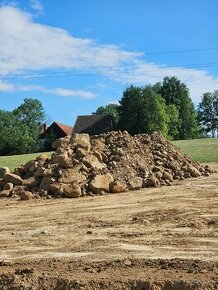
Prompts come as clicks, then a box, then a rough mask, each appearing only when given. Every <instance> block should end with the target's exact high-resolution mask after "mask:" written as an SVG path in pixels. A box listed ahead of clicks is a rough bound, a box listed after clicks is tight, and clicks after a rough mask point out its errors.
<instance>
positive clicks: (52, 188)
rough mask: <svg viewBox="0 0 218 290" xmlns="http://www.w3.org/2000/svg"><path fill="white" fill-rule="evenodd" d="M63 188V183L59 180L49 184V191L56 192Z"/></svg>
mask: <svg viewBox="0 0 218 290" xmlns="http://www.w3.org/2000/svg"><path fill="white" fill-rule="evenodd" d="M60 188H61V184H60V183H58V182H54V183H52V184H50V186H49V191H50V192H52V193H53V194H56V193H57V192H58V191H59V190H60Z"/></svg>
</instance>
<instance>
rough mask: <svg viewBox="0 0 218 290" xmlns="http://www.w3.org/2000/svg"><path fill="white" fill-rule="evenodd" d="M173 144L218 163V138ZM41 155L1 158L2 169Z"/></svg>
mask: <svg viewBox="0 0 218 290" xmlns="http://www.w3.org/2000/svg"><path fill="white" fill-rule="evenodd" d="M173 144H175V145H176V146H178V147H179V148H180V149H181V150H182V152H184V153H185V154H187V155H188V156H189V157H191V158H192V159H193V160H196V161H199V162H218V138H216V139H212V138H208V139H195V140H181V141H173ZM51 153H52V152H45V153H43V154H46V155H48V157H50V156H51ZM40 154H42V153H34V154H24V155H13V156H0V167H4V166H7V167H9V168H10V170H11V171H12V170H13V169H14V168H16V167H18V166H20V165H21V164H25V163H26V162H27V161H29V160H34V159H35V158H36V157H37V156H38V155H40Z"/></svg>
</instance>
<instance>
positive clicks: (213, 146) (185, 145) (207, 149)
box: [173, 138, 218, 163]
mask: <svg viewBox="0 0 218 290" xmlns="http://www.w3.org/2000/svg"><path fill="white" fill-rule="evenodd" d="M173 144H175V145H176V146H178V147H179V148H180V149H181V151H182V152H183V153H185V154H187V155H188V156H189V157H190V158H191V159H193V160H195V161H199V162H202V163H205V162H218V138H206V139H194V140H181V141H173Z"/></svg>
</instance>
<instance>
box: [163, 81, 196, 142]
mask: <svg viewBox="0 0 218 290" xmlns="http://www.w3.org/2000/svg"><path fill="white" fill-rule="evenodd" d="M160 93H161V96H162V97H163V98H164V100H165V102H166V105H167V106H169V105H175V106H176V109H177V110H178V112H179V118H178V134H177V135H176V136H175V135H174V138H175V139H191V138H196V137H197V136H198V132H199V127H198V122H197V112H196V110H195V108H194V104H193V102H192V100H191V98H190V97H189V90H188V88H187V86H186V85H185V84H184V83H182V82H181V81H180V80H178V79H177V78H176V77H171V78H170V77H165V78H164V80H163V83H162V86H161V89H160ZM170 126H171V125H170Z"/></svg>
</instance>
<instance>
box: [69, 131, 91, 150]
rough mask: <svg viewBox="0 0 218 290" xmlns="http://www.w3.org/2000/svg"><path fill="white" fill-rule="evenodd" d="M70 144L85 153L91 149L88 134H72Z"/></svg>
mask: <svg viewBox="0 0 218 290" xmlns="http://www.w3.org/2000/svg"><path fill="white" fill-rule="evenodd" d="M71 140H72V142H73V143H74V144H75V145H76V147H79V148H83V149H85V150H86V151H89V150H90V148H91V144H90V139H89V134H77V133H76V134H73V136H72V137H71Z"/></svg>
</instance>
